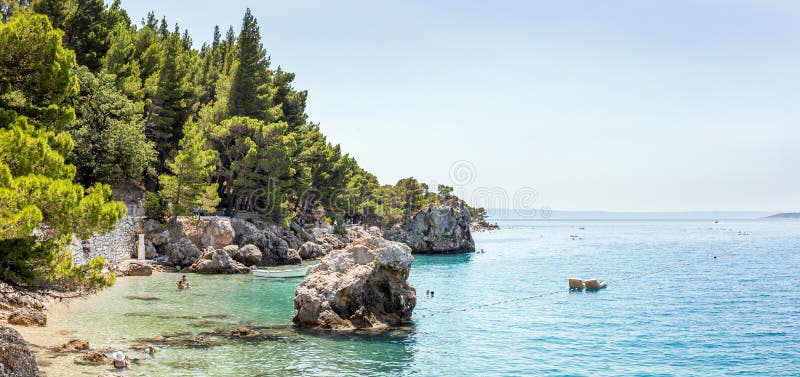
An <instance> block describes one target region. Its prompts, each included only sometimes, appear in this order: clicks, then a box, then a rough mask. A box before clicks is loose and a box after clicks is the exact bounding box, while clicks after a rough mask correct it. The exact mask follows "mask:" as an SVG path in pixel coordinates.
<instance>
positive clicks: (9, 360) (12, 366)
mask: <svg viewBox="0 0 800 377" xmlns="http://www.w3.org/2000/svg"><path fill="white" fill-rule="evenodd" d="M0 376H9V377H12V376H13V377H23V376H25V377H29V376H30V377H38V376H41V373H39V367H38V366H37V365H36V358H34V357H33V354H31V351H30V350H29V349H28V344H27V343H25V339H22V336H21V335H19V332H17V330H14V329H12V328H10V327H4V326H0Z"/></svg>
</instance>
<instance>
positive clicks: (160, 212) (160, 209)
mask: <svg viewBox="0 0 800 377" xmlns="http://www.w3.org/2000/svg"><path fill="white" fill-rule="evenodd" d="M144 215H145V216H146V217H147V218H148V219H153V220H157V221H161V222H164V221H166V220H167V206H166V204H164V200H163V199H162V198H161V196H159V195H158V194H156V193H154V192H148V193H147V197H146V198H145V200H144Z"/></svg>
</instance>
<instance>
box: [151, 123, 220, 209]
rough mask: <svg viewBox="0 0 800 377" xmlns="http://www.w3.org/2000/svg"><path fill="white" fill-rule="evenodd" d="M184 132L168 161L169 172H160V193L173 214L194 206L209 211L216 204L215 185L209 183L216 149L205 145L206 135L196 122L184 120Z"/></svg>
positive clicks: (217, 199)
mask: <svg viewBox="0 0 800 377" xmlns="http://www.w3.org/2000/svg"><path fill="white" fill-rule="evenodd" d="M183 133H184V136H183V138H182V139H181V141H180V150H179V151H178V154H177V155H176V156H175V159H174V160H173V161H171V162H169V163H168V164H167V166H168V168H169V171H170V172H171V173H172V174H162V175H161V176H159V182H160V183H161V186H162V189H161V191H160V194H161V196H162V197H163V198H164V200H166V201H167V203H168V205H169V210H170V214H171V216H173V217H174V216H178V215H187V214H189V213H191V211H192V210H194V209H203V210H206V211H209V212H211V211H213V210H214V208H215V207H216V206H217V204H219V196H218V195H217V185H216V184H214V183H209V182H210V179H211V175H212V174H213V173H214V171H215V170H216V167H215V165H214V163H215V161H216V160H217V152H216V151H215V150H207V149H206V148H205V146H206V138H205V136H204V135H203V132H202V131H201V130H199V128H198V127H197V124H196V123H194V122H187V123H186V125H184V130H183Z"/></svg>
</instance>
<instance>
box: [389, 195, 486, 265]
mask: <svg viewBox="0 0 800 377" xmlns="http://www.w3.org/2000/svg"><path fill="white" fill-rule="evenodd" d="M471 218H472V217H471V215H470V213H469V211H468V210H467V207H466V204H465V203H464V202H463V201H455V200H443V201H442V202H441V203H439V204H436V203H430V204H428V205H427V206H425V207H424V208H423V209H422V210H420V211H419V212H417V214H416V215H414V217H412V218H410V219H407V220H406V221H405V222H404V224H403V225H402V227H401V228H392V229H391V230H390V231H388V232H387V234H386V237H387V238H388V239H391V240H394V241H399V242H405V243H406V244H408V246H410V247H411V250H413V251H414V252H415V253H470V252H474V251H475V241H474V240H473V239H472V234H471V233H470V230H469V229H470V228H469V227H470V220H471Z"/></svg>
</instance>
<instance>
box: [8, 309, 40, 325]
mask: <svg viewBox="0 0 800 377" xmlns="http://www.w3.org/2000/svg"><path fill="white" fill-rule="evenodd" d="M7 320H8V323H10V324H12V325H18V326H45V325H47V316H46V315H45V314H44V313H42V312H40V311H38V310H36V309H33V308H22V309H17V310H15V311H13V312H12V313H11V314H10V315H9V316H8V319H7Z"/></svg>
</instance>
